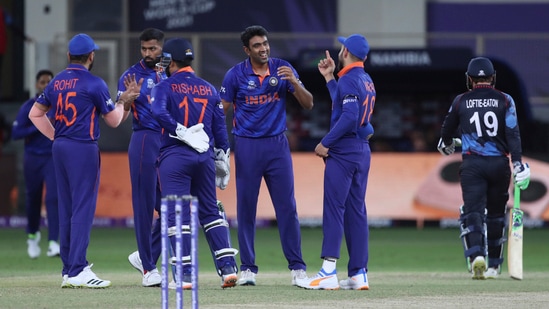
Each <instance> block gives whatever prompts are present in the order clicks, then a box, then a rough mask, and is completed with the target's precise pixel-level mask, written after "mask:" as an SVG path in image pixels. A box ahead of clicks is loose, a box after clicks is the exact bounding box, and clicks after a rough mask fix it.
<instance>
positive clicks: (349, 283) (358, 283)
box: [339, 268, 370, 290]
mask: <svg viewBox="0 0 549 309" xmlns="http://www.w3.org/2000/svg"><path fill="white" fill-rule="evenodd" d="M339 286H340V287H341V288H342V289H343V290H369V289H370V286H369V285H368V274H366V270H365V269H364V268H362V269H361V270H360V271H359V272H358V273H356V275H354V276H352V277H349V278H347V279H345V280H341V281H339Z"/></svg>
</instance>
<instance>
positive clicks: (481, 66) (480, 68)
mask: <svg viewBox="0 0 549 309" xmlns="http://www.w3.org/2000/svg"><path fill="white" fill-rule="evenodd" d="M495 73H496V71H495V70H494V66H493V65H492V61H490V59H488V58H485V57H477V58H473V59H471V61H470V62H469V65H468V66H467V75H469V76H471V77H485V76H486V77H488V76H492V75H494V74H495Z"/></svg>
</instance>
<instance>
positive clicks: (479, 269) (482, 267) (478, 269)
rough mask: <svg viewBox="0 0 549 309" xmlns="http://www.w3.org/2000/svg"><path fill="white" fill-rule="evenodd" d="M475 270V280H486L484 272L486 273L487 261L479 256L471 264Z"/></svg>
mask: <svg viewBox="0 0 549 309" xmlns="http://www.w3.org/2000/svg"><path fill="white" fill-rule="evenodd" d="M471 268H472V270H473V280H484V279H486V278H485V277H484V272H485V271H486V260H485V259H484V257H483V256H477V257H476V258H475V259H474V260H473V263H472V264H471Z"/></svg>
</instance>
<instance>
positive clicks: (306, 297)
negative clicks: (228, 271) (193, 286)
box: [0, 228, 549, 309]
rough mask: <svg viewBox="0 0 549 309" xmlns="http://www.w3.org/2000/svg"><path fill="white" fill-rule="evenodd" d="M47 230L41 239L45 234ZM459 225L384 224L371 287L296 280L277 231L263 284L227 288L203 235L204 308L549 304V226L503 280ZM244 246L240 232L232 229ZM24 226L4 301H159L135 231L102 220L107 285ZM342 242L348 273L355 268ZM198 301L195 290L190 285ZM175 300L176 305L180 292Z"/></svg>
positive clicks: (11, 245) (375, 239)
mask: <svg viewBox="0 0 549 309" xmlns="http://www.w3.org/2000/svg"><path fill="white" fill-rule="evenodd" d="M44 234H46V232H45V231H43V236H42V238H43V239H45V238H46V235H44ZM302 235H303V239H302V249H303V256H304V259H305V261H306V262H307V264H308V274H309V275H311V276H312V275H314V274H315V273H316V272H317V271H318V270H319V268H320V266H321V260H320V259H319V254H320V245H321V242H322V231H321V229H319V228H302ZM458 235H459V232H458V230H457V229H455V228H452V229H439V228H425V229H423V230H417V229H415V228H390V229H389V228H383V229H371V231H370V263H369V274H368V276H369V281H370V290H369V291H344V290H339V291H309V290H303V289H299V288H297V287H293V286H291V285H290V272H289V270H287V264H286V261H285V259H284V257H283V255H282V252H281V248H280V241H279V236H278V231H277V229H276V228H265V229H259V230H258V231H257V237H256V255H257V263H258V265H259V274H258V276H257V286H246V287H235V288H231V289H226V290H223V289H221V288H220V285H219V282H220V279H219V277H218V276H217V274H216V273H215V270H214V267H213V262H212V258H211V255H210V253H209V250H208V249H207V244H206V241H205V240H204V238H203V237H201V238H200V239H199V242H200V248H199V255H200V274H199V280H200V291H199V303H200V308H215V309H219V308H331V309H336V308H337V309H341V308H472V307H484V308H547V306H548V304H549V284H548V279H549V262H548V261H549V258H548V257H549V246H548V244H549V230H548V229H527V230H525V240H524V269H525V275H524V280H522V281H516V280H513V279H510V278H509V277H508V274H507V269H506V267H504V268H503V273H502V275H501V277H500V278H498V279H496V280H485V281H473V280H471V279H470V275H469V274H468V273H467V272H466V270H465V262H464V259H463V257H462V256H463V254H462V246H461V242H460V239H459V237H458ZM232 236H233V243H235V244H236V231H235V230H232ZM25 237H26V236H25V234H24V231H23V230H22V229H0V240H1V253H0V265H1V271H0V308H79V309H84V308H159V307H160V289H159V288H143V287H141V276H140V275H139V274H138V272H137V271H135V270H134V269H133V268H132V267H131V266H130V264H129V263H128V261H127V256H128V254H129V253H131V252H132V251H134V250H135V239H134V235H133V230H132V229H127V228H119V229H118V228H117V229H115V228H113V229H109V228H94V229H93V231H92V238H91V243H90V247H89V249H88V259H89V261H90V263H94V266H93V271H94V272H95V273H96V274H97V275H98V276H99V277H100V278H103V279H107V280H111V281H112V284H113V286H112V287H111V288H108V289H104V290H92V289H61V288H60V284H61V275H60V272H61V261H60V260H59V258H48V257H46V256H45V252H46V249H47V247H46V242H45V241H42V244H41V247H42V256H41V257H40V258H38V259H36V260H30V259H29V258H28V256H27V253H26V238H25ZM345 250H346V249H345V247H343V248H342V256H341V259H340V260H339V263H338V272H339V278H340V279H343V278H344V277H345V276H346V263H347V254H346V251H345ZM184 295H185V305H186V307H187V308H190V302H189V301H190V292H189V291H186V292H185V294H184ZM170 296H171V297H172V298H171V300H170V302H171V305H172V306H171V308H173V307H174V303H175V300H174V299H175V293H174V292H173V291H171V292H170Z"/></svg>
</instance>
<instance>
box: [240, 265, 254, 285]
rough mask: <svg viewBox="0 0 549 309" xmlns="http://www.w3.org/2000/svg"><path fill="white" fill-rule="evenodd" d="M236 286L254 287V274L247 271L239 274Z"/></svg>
mask: <svg viewBox="0 0 549 309" xmlns="http://www.w3.org/2000/svg"><path fill="white" fill-rule="evenodd" d="M237 283H238V285H255V273H254V272H252V271H251V270H249V269H246V270H243V271H241V272H240V278H239V279H238V282H237Z"/></svg>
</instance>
